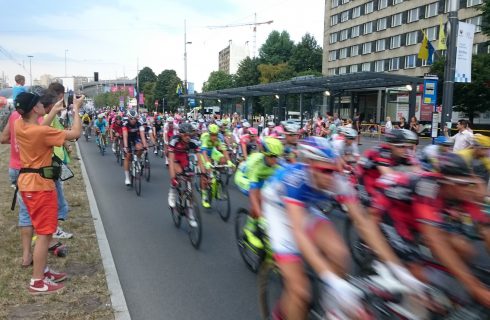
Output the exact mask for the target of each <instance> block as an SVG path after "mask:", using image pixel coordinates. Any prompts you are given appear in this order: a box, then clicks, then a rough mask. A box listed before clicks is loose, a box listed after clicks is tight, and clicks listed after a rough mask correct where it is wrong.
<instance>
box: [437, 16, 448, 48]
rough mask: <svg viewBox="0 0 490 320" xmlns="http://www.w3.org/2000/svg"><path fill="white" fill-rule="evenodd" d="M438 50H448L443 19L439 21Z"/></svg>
mask: <svg viewBox="0 0 490 320" xmlns="http://www.w3.org/2000/svg"><path fill="white" fill-rule="evenodd" d="M437 50H447V46H446V34H445V33H444V25H443V24H442V18H441V19H440V20H439V39H437Z"/></svg>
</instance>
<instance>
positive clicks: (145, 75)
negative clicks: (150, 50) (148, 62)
mask: <svg viewBox="0 0 490 320" xmlns="http://www.w3.org/2000/svg"><path fill="white" fill-rule="evenodd" d="M155 81H157V76H156V74H155V73H154V72H153V70H151V68H150V67H144V68H143V69H141V70H140V72H139V73H138V82H139V87H140V88H144V87H145V85H146V83H148V82H155Z"/></svg>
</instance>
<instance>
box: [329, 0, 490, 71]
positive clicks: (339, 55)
mask: <svg viewBox="0 0 490 320" xmlns="http://www.w3.org/2000/svg"><path fill="white" fill-rule="evenodd" d="M448 2H449V0H325V21H324V23H325V29H324V39H323V43H324V46H323V48H324V49H323V74H325V75H337V74H345V73H355V72H361V71H375V72H394V73H399V74H404V75H408V76H423V75H424V73H427V72H428V71H429V66H428V63H427V61H422V60H420V59H418V58H417V54H418V51H419V49H420V44H421V42H422V39H423V32H425V34H427V36H428V39H429V41H431V42H432V44H433V46H434V48H436V49H437V39H438V36H439V28H440V24H441V21H443V22H444V23H445V22H446V21H447V8H448ZM459 3H460V5H459V8H460V9H459V11H458V18H459V20H460V21H464V22H468V23H473V24H475V25H476V32H475V38H474V47H473V52H474V53H475V54H477V53H483V52H490V49H489V46H488V45H486V44H485V42H486V41H488V37H486V36H484V35H483V34H482V33H481V27H480V25H481V22H482V13H481V11H479V9H478V5H480V4H481V3H482V0H459ZM443 54H445V52H441V51H438V52H436V54H435V55H436V56H435V57H434V58H435V59H437V56H438V55H439V56H440V55H443Z"/></svg>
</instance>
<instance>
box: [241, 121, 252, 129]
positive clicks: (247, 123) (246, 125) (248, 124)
mask: <svg viewBox="0 0 490 320" xmlns="http://www.w3.org/2000/svg"><path fill="white" fill-rule="evenodd" d="M242 125H243V127H244V128H250V127H251V125H250V123H249V122H244V123H243V124H242Z"/></svg>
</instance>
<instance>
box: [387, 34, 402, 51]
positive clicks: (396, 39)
mask: <svg viewBox="0 0 490 320" xmlns="http://www.w3.org/2000/svg"><path fill="white" fill-rule="evenodd" d="M401 42H402V36H401V35H397V36H393V37H391V41H390V49H396V48H400V46H401Z"/></svg>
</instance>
